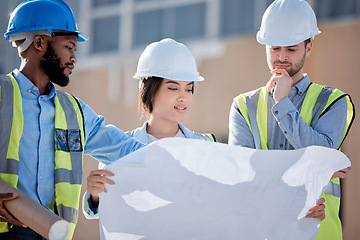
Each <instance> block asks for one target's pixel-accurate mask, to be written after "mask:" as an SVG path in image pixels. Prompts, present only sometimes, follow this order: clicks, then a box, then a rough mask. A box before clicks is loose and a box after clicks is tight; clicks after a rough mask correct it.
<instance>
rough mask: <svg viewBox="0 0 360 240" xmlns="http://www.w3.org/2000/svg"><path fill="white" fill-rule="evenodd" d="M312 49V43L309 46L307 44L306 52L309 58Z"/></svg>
mask: <svg viewBox="0 0 360 240" xmlns="http://www.w3.org/2000/svg"><path fill="white" fill-rule="evenodd" d="M312 47H313V43H312V41H310V42H309V43H308V44H306V49H305V51H306V56H307V57H308V56H310V54H311V50H312Z"/></svg>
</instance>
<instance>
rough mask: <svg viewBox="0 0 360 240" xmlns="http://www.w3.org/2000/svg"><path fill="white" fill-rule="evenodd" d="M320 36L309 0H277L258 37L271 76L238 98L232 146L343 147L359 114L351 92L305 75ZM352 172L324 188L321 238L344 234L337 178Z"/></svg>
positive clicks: (232, 116)
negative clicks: (308, 58) (317, 81)
mask: <svg viewBox="0 0 360 240" xmlns="http://www.w3.org/2000/svg"><path fill="white" fill-rule="evenodd" d="M318 34H320V31H319V30H318V28H317V23H316V16H315V14H314V12H313V10H312V9H311V7H310V6H309V5H308V3H307V2H306V1H302V0H276V1H274V2H273V3H272V4H271V5H270V6H269V7H268V9H267V10H266V11H265V13H264V16H263V19H262V23H261V28H260V30H259V32H258V33H257V40H258V42H259V43H260V44H262V45H265V46H266V56H267V62H268V66H269V68H270V71H271V74H272V76H271V78H270V80H269V81H268V83H267V85H266V86H265V87H262V88H259V89H257V90H254V91H252V92H249V93H244V94H241V95H239V96H238V97H236V98H235V99H234V101H233V104H232V106H231V110H230V116H229V144H231V145H239V146H243V147H250V148H256V149H277V150H291V149H299V148H303V147H307V146H311V145H319V146H324V147H329V148H335V149H339V148H340V146H341V144H342V142H343V140H344V139H345V137H346V134H347V132H348V131H349V128H350V126H351V123H352V121H353V117H354V114H353V112H354V106H353V104H352V102H351V99H350V96H348V95H347V94H345V93H343V92H341V91H340V90H338V89H332V88H328V87H324V86H320V85H317V84H314V83H312V82H311V81H310V78H309V77H308V76H307V75H306V74H304V73H303V66H304V63H305V60H306V58H307V57H308V56H309V55H310V53H311V51H312V47H313V44H312V39H313V38H314V37H315V36H316V35H318ZM348 170H349V169H344V170H342V171H340V172H337V173H335V174H334V176H333V177H334V180H332V181H331V182H330V183H329V185H328V186H327V187H326V188H325V189H324V192H323V195H322V197H323V198H325V200H326V202H325V204H326V205H327V207H326V208H325V214H326V219H325V220H324V221H322V222H321V225H320V226H321V227H320V231H319V233H318V235H317V238H316V239H341V238H342V236H341V235H342V234H341V224H340V219H339V217H338V211H339V205H340V185H339V179H338V178H335V177H340V178H343V177H345V176H346V173H347V171H348ZM320 204H321V203H320ZM324 217H325V216H324Z"/></svg>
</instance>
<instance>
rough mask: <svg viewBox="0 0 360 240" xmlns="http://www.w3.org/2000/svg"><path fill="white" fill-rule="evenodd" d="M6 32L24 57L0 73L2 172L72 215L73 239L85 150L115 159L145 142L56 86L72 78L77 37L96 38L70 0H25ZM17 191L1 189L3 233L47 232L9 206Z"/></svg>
mask: <svg viewBox="0 0 360 240" xmlns="http://www.w3.org/2000/svg"><path fill="white" fill-rule="evenodd" d="M5 38H6V39H7V40H8V41H10V42H12V43H13V45H14V46H16V47H17V48H18V52H19V56H20V58H21V65H20V68H19V69H15V70H14V71H12V72H11V73H9V74H8V75H7V76H1V77H0V87H1V96H0V178H1V179H3V180H4V181H6V182H7V183H9V184H10V185H12V186H13V187H15V188H17V189H18V190H19V191H21V192H23V193H25V194H26V195H28V196H29V197H31V198H32V199H33V200H35V201H37V202H38V203H39V204H41V205H43V206H45V207H47V208H48V209H49V210H51V211H54V212H55V213H56V214H58V215H59V216H61V217H62V218H64V219H65V220H67V221H68V222H69V224H70V228H71V230H70V236H69V238H70V239H71V237H72V234H73V232H74V229H75V226H76V222H77V218H78V212H79V211H78V210H79V198H80V190H81V180H82V164H83V154H88V155H91V156H93V157H95V158H96V159H98V160H99V161H101V162H103V163H105V164H107V163H109V162H112V161H115V160H117V159H119V158H121V157H122V156H124V155H126V154H128V153H130V152H132V151H135V150H137V149H139V148H140V147H142V146H144V145H143V144H141V143H139V142H137V141H136V140H135V139H130V138H128V137H127V136H126V135H125V133H124V132H123V131H121V130H120V129H118V128H116V127H114V126H105V120H104V118H103V117H102V116H98V115H97V114H96V113H95V112H94V111H93V110H92V109H91V108H90V107H89V106H87V105H86V104H85V103H83V102H82V101H81V100H79V99H77V98H75V97H73V96H71V95H70V94H67V93H65V92H62V91H59V90H55V88H54V85H53V83H55V84H58V85H60V86H66V85H68V83H69V76H70V74H71V73H72V70H73V69H74V64H75V63H76V61H77V60H76V57H75V51H76V49H77V42H84V41H86V40H87V39H88V37H87V36H86V35H85V34H84V33H81V32H79V31H78V29H77V26H76V22H75V18H74V16H73V13H72V11H71V9H70V7H69V6H68V5H67V4H66V3H65V2H63V1H61V0H27V1H24V2H22V3H20V4H19V5H18V6H17V7H16V8H15V10H14V11H13V13H12V15H11V17H10V20H9V25H8V29H7V32H6V33H5ZM16 197H17V195H16V194H13V193H0V221H1V222H3V223H1V224H0V239H42V237H41V236H40V235H38V234H37V233H35V232H34V231H32V230H31V229H29V228H27V227H26V226H25V225H24V224H23V223H21V222H19V221H18V220H17V219H15V218H14V217H13V216H12V215H11V213H9V212H8V210H7V209H6V208H5V206H4V201H11V200H12V199H14V198H16ZM6 222H7V223H6ZM11 225H13V226H11Z"/></svg>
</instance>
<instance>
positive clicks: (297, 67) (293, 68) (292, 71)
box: [273, 53, 306, 77]
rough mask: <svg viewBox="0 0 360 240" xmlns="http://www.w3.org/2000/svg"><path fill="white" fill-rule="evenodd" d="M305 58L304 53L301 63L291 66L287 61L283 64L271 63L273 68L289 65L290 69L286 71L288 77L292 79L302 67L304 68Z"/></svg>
mask: <svg viewBox="0 0 360 240" xmlns="http://www.w3.org/2000/svg"><path fill="white" fill-rule="evenodd" d="M305 58H306V53H304V56H303V58H302V59H301V62H300V63H298V64H294V65H293V64H292V63H289V62H287V61H284V62H281V61H275V62H274V63H273V66H276V64H289V66H290V69H289V70H286V71H287V72H288V73H289V76H290V77H292V76H294V75H295V74H297V73H298V72H299V71H300V70H301V69H302V68H303V67H304V64H305Z"/></svg>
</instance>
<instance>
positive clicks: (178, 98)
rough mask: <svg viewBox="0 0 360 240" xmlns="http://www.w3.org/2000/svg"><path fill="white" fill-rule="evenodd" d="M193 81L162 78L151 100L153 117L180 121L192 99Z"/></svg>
mask: <svg viewBox="0 0 360 240" xmlns="http://www.w3.org/2000/svg"><path fill="white" fill-rule="evenodd" d="M193 89H194V82H189V81H174V80H169V79H166V78H164V79H163V80H162V83H161V85H160V87H159V90H158V92H157V93H156V95H155V98H154V101H153V111H152V113H151V115H152V117H153V118H162V119H164V120H167V121H176V122H180V121H182V120H183V118H184V115H185V113H186V111H187V109H188V108H189V107H190V105H191V103H192V100H193Z"/></svg>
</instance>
